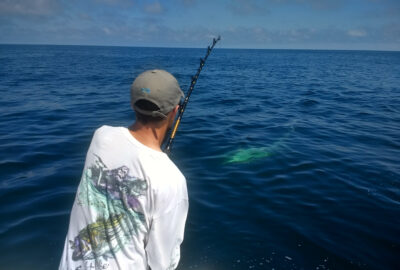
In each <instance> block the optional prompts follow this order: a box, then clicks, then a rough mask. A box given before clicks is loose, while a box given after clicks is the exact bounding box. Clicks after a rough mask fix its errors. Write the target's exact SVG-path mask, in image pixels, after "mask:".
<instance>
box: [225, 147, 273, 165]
mask: <svg viewBox="0 0 400 270" xmlns="http://www.w3.org/2000/svg"><path fill="white" fill-rule="evenodd" d="M271 154H272V153H271V152H270V151H269V148H268V147H251V148H247V149H239V150H237V151H235V152H233V153H231V154H230V155H229V157H227V159H226V161H225V163H249V162H252V161H254V160H257V159H261V158H265V157H269V156H270V155H271Z"/></svg>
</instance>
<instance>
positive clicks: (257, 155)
mask: <svg viewBox="0 0 400 270" xmlns="http://www.w3.org/2000/svg"><path fill="white" fill-rule="evenodd" d="M293 131H294V127H293V125H292V126H291V127H290V130H289V131H288V132H286V133H285V134H284V136H283V137H281V138H279V139H278V140H277V141H275V142H274V143H272V144H271V145H269V146H267V147H249V148H245V149H239V150H236V151H233V152H229V153H228V154H227V155H226V156H225V164H232V163H250V162H252V161H255V160H259V159H262V158H266V157H270V156H271V155H273V154H275V153H276V152H279V149H281V148H282V146H284V145H285V144H286V140H287V139H288V138H289V137H290V135H291V134H292V132H293Z"/></svg>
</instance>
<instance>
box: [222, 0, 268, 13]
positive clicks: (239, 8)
mask: <svg viewBox="0 0 400 270" xmlns="http://www.w3.org/2000/svg"><path fill="white" fill-rule="evenodd" d="M228 9H229V10H231V11H232V12H233V13H234V14H236V15H241V16H243V15H246V16H247V15H264V14H267V13H268V9H267V8H266V6H265V3H264V2H263V1H259V0H232V1H230V3H229V4H228Z"/></svg>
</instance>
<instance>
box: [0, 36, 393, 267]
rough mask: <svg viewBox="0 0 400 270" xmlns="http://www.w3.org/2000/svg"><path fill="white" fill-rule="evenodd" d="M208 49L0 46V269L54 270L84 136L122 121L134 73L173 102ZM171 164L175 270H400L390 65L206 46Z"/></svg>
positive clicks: (344, 55)
mask: <svg viewBox="0 0 400 270" xmlns="http://www.w3.org/2000/svg"><path fill="white" fill-rule="evenodd" d="M222 42H223V41H221V43H222ZM217 47H218V45H217ZM205 52H206V50H205V49H183V48H135V47H93V46H39V45H37V46H33V45H32V46H29V45H26V46H25V45H0V93H1V95H0V215H1V219H0V243H1V245H0V261H1V266H0V268H1V269H4V270H8V269H12V270H19V269H42V270H47V269H49V270H50V269H57V267H58V264H59V260H60V257H61V253H62V249H63V245H64V241H65V236H66V233H67V228H68V222H69V214H70V210H71V207H72V203H73V200H74V197H75V192H76V189H77V186H78V184H79V181H80V177H81V174H82V169H83V164H84V160H85V155H86V151H87V149H88V146H89V143H90V140H91V136H92V135H93V132H94V131H95V130H96V128H99V127H101V126H102V125H111V126H129V125H131V124H132V123H133V121H134V118H135V116H134V113H133V111H132V110H131V108H130V102H129V88H130V84H131V83H132V81H133V79H134V78H135V77H136V76H137V75H138V74H140V73H141V72H142V71H144V70H147V69H153V68H161V69H166V70H168V71H170V72H171V73H172V74H174V75H175V76H176V77H177V79H178V81H179V82H180V84H181V87H182V89H183V90H184V91H185V92H186V90H187V88H188V86H189V83H190V79H191V76H192V75H194V74H195V72H196V70H197V68H198V64H199V58H200V57H202V56H204V54H205ZM171 159H172V160H173V161H174V162H175V163H176V164H177V166H178V167H179V168H180V169H181V171H182V172H183V173H184V175H185V176H186V178H187V184H188V191H189V203H190V207H189V216H188V219H187V224H186V231H185V240H184V242H183V244H182V246H181V261H180V264H179V267H178V269H180V270H182V269H183V270H185V269H217V270H219V269H221V270H225V269H276V270H278V269H317V270H322V269H400V261H399V259H398V258H399V255H400V52H378V51H313V50H244V49H243V50H231V49H219V48H216V49H215V50H214V51H213V52H212V54H211V55H210V57H209V58H208V61H207V63H206V65H205V67H204V69H203V72H202V73H201V75H200V78H199V80H198V82H197V85H196V88H195V89H194V91H193V94H192V96H191V99H190V102H189V104H188V106H187V108H186V111H185V114H184V116H183V121H182V123H181V125H180V127H179V130H178V133H177V137H176V139H175V142H174V145H173V149H172V154H171Z"/></svg>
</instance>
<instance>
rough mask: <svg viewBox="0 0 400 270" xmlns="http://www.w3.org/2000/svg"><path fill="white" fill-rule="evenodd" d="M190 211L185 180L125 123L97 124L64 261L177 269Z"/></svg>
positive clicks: (67, 264) (77, 265)
mask: <svg viewBox="0 0 400 270" xmlns="http://www.w3.org/2000/svg"><path fill="white" fill-rule="evenodd" d="M187 212H188V195H187V189H186V180H185V177H184V176H183V175H182V173H181V172H180V171H179V169H178V168H177V167H176V166H175V165H174V163H173V162H172V161H171V160H170V159H169V158H168V156H167V155H166V154H164V153H162V152H158V151H156V150H153V149H151V148H149V147H147V146H145V145H143V144H141V143H140V142H139V141H137V140H136V139H135V138H134V137H133V136H132V135H131V134H130V132H129V130H128V129H127V128H124V127H110V126H103V127H101V128H99V129H98V130H96V132H95V134H94V136H93V139H92V142H91V144H90V147H89V151H88V153H87V156H86V162H85V167H84V171H83V174H82V178H81V182H80V184H79V187H78V191H77V194H76V198H75V202H74V205H73V208H72V211H71V218H70V224H69V230H68V234H67V238H66V241H65V245H64V252H63V255H62V258H61V263H60V267H59V269H63V270H64V269H66V270H79V269H82V270H83V269H110V270H111V269H135V270H141V269H146V270H147V269H152V270H158V269H175V268H176V267H177V265H178V262H179V258H180V244H181V243H182V241H183V234H184V228H185V222H186V217H187Z"/></svg>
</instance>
